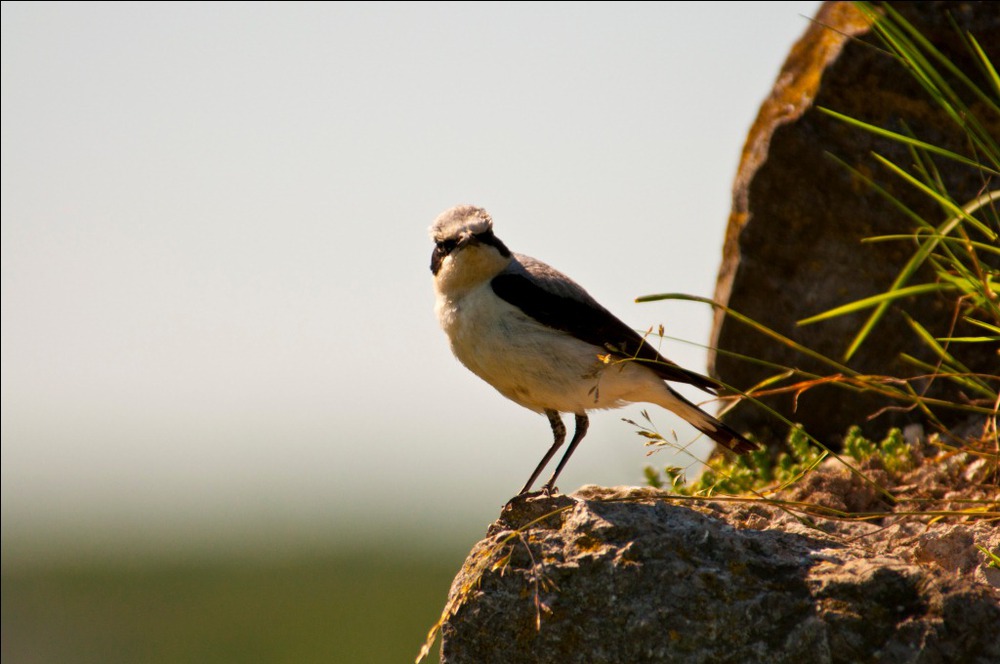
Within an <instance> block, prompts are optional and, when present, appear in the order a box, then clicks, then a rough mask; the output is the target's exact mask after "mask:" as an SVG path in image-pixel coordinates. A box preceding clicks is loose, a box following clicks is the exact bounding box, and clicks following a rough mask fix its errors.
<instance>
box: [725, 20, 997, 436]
mask: <svg viewBox="0 0 1000 664" xmlns="http://www.w3.org/2000/svg"><path fill="white" fill-rule="evenodd" d="M888 4H890V5H892V7H893V8H895V9H896V10H898V11H899V12H900V13H901V14H903V15H904V16H905V18H906V19H907V20H909V21H910V22H912V23H913V24H914V25H916V26H917V27H918V28H919V29H921V30H922V31H923V32H924V34H926V35H927V36H928V37H929V39H930V40H931V41H932V42H933V43H934V44H935V46H937V47H938V48H939V49H940V50H941V51H942V52H943V53H945V54H946V55H948V56H949V57H950V58H951V59H952V60H953V61H954V62H956V64H958V66H959V67H960V68H961V69H962V70H963V71H966V72H975V71H977V69H976V67H975V66H974V65H973V64H972V62H971V60H970V58H969V55H968V51H967V50H966V48H965V47H964V46H963V45H962V44H961V43H960V41H959V38H958V34H957V33H956V31H955V29H954V27H953V25H952V23H951V19H950V18H949V15H950V17H951V18H954V20H955V23H956V24H957V26H958V27H959V28H961V29H962V30H963V31H966V30H967V31H971V32H972V34H974V35H975V36H976V38H977V39H978V40H979V42H980V44H982V45H983V47H984V48H985V49H986V51H987V54H988V55H989V56H991V57H992V60H993V62H994V63H1000V11H998V10H997V5H996V3H992V2H891V3H888ZM872 43H877V39H876V38H875V36H874V35H872V34H870V30H869V27H868V25H867V23H866V22H865V20H864V18H863V17H862V16H861V14H860V13H859V12H858V10H857V9H855V8H854V7H853V5H852V3H848V2H826V3H824V4H823V5H822V7H821V9H820V10H819V13H818V14H817V16H816V18H815V22H814V23H813V24H812V25H810V27H809V28H808V29H807V30H806V33H805V34H804V35H803V37H802V38H801V40H800V41H799V42H798V43H797V44H796V45H795V46H794V48H793V49H792V51H791V53H790V54H789V56H788V59H787V61H786V63H785V65H784V67H783V68H782V71H781V73H780V75H779V77H778V79H777V82H776V83H775V86H774V89H773V91H772V93H771V96H770V98H769V99H768V100H767V101H765V102H764V104H763V106H762V107H761V110H760V113H759V116H758V118H757V120H756V122H755V123H754V126H753V128H752V129H751V131H750V134H749V136H748V139H747V143H746V145H745V147H744V150H743V156H742V159H741V163H740V167H739V171H738V174H737V177H736V181H735V184H734V193H733V208H732V213H731V215H730V220H729V226H728V230H727V233H726V244H725V249H724V258H723V264H722V266H721V268H720V273H719V279H718V285H717V289H716V295H715V299H716V300H717V301H718V302H720V303H722V304H725V305H728V306H729V307H731V308H733V309H734V310H736V311H739V312H741V313H743V314H745V315H748V316H750V317H751V318H753V319H755V320H757V321H760V322H761V323H763V324H765V325H767V326H769V327H771V328H772V329H775V330H777V331H778V332H780V333H782V334H784V335H785V336H788V337H790V338H792V339H793V340H795V341H797V342H799V343H801V344H804V345H806V346H808V347H810V348H812V349H814V350H817V351H819V352H821V353H823V354H824V355H826V356H828V357H831V358H836V359H839V358H841V356H842V354H843V352H844V351H845V349H846V348H847V344H848V343H849V341H850V340H851V339H852V338H853V336H854V334H855V333H856V332H857V331H858V329H859V328H860V325H861V323H862V322H863V321H864V319H865V316H866V315H867V314H860V315H851V316H845V317H840V318H836V319H832V320H830V321H828V322H822V323H817V324H814V325H809V326H803V327H799V326H797V325H796V322H797V321H799V320H801V319H804V318H807V317H809V316H812V315H814V314H818V313H821V312H823V311H826V310H828V309H832V308H834V307H836V306H839V305H842V304H847V303H849V302H852V301H855V300H857V299H860V298H863V297H868V296H871V295H874V294H877V293H881V292H884V291H885V290H886V289H887V288H888V287H889V286H890V284H891V283H892V281H893V279H894V278H895V277H896V276H897V274H898V273H899V271H900V269H901V267H902V266H903V264H904V263H905V261H906V260H907V259H908V258H909V257H910V256H911V254H912V253H913V245H912V244H907V243H902V242H886V243H874V244H862V243H861V240H862V239H863V238H867V237H872V236H878V235H886V234H892V233H906V232H909V231H910V229H911V222H910V221H909V220H908V219H907V218H905V217H904V216H903V215H902V214H901V213H900V212H899V210H897V209H896V208H894V207H893V206H892V205H891V204H890V203H888V202H887V201H886V200H885V199H884V198H882V197H881V196H880V195H879V194H877V193H876V192H875V191H873V190H872V189H871V188H870V187H869V186H868V185H867V184H865V183H864V182H862V181H860V180H859V179H857V178H855V177H854V176H852V175H851V174H850V172H849V171H848V170H847V169H846V168H844V166H843V165H842V164H840V163H837V161H835V160H834V159H832V158H831V157H830V155H835V156H836V157H837V158H839V159H841V160H843V161H844V162H846V163H847V164H850V165H851V166H853V167H855V168H857V169H858V170H860V171H861V172H862V173H865V174H867V175H869V176H870V177H872V178H873V179H874V180H875V181H876V182H878V183H879V184H880V185H881V186H883V187H884V188H885V189H886V190H888V191H889V192H891V193H892V194H893V195H895V196H897V197H899V198H900V199H901V200H903V201H904V202H905V203H906V204H907V205H908V206H909V207H910V208H911V209H912V210H914V211H915V212H917V213H918V214H920V215H922V216H923V217H924V218H926V219H929V220H934V221H935V222H939V221H943V219H944V217H943V213H942V212H941V210H940V209H939V208H937V207H936V205H935V204H934V203H933V202H932V201H931V200H930V199H929V198H927V197H926V196H924V195H923V194H920V193H919V192H917V191H916V190H915V189H914V188H913V187H912V186H910V185H908V184H906V183H904V182H903V181H902V180H901V179H900V178H898V177H896V176H894V175H892V174H891V173H890V172H889V171H888V170H887V169H886V168H885V167H883V166H881V165H880V164H879V163H878V162H877V161H876V160H875V159H874V157H872V153H873V152H877V153H879V154H881V155H884V156H885V157H887V158H889V159H890V160H892V161H893V162H894V163H897V164H900V165H902V166H905V167H909V166H910V164H911V163H912V159H911V157H910V156H909V154H908V151H907V148H905V147H903V146H901V145H899V144H897V143H894V142H892V141H890V140H888V139H884V138H881V137H877V136H874V135H872V134H870V133H868V132H865V131H863V130H860V129H857V128H854V127H851V126H849V125H847V124H845V123H843V122H841V121H838V120H836V119H833V118H831V117H829V116H827V115H824V114H823V113H821V112H820V111H819V110H818V108H819V107H826V108H829V109H832V110H835V111H838V112H840V113H843V114H846V115H848V116H851V117H855V118H859V119H861V120H864V121H866V122H869V123H871V124H874V125H876V126H879V127H885V128H889V129H893V130H897V131H905V129H904V127H908V128H909V129H910V130H912V131H913V132H914V134H915V135H916V136H918V137H919V138H920V139H922V140H924V141H927V142H929V143H932V144H934V145H938V146H942V147H946V148H948V149H951V150H955V151H957V152H960V153H963V154H965V153H967V152H968V149H967V146H966V144H965V139H964V136H963V135H962V134H961V133H960V132H959V131H957V130H956V129H955V125H954V123H952V122H951V121H950V120H949V119H948V118H947V117H946V116H945V115H944V114H943V111H941V110H939V109H938V108H937V107H936V106H934V105H933V104H932V103H931V102H929V101H928V97H927V95H926V93H925V92H924V91H923V90H922V89H921V88H920V87H919V86H918V85H917V83H916V82H915V81H914V79H913V77H912V76H910V75H909V74H908V73H907V72H906V71H905V70H904V69H902V67H900V66H899V65H898V64H897V63H896V62H895V61H894V60H893V59H892V58H890V57H889V56H887V55H886V54H885V53H884V52H882V51H880V50H879V49H876V48H873V47H872V46H871V45H870V44H872ZM985 87H988V85H987V86H985ZM973 109H974V110H975V111H976V113H977V115H978V116H979V117H981V118H983V119H984V120H985V121H986V122H987V123H988V124H991V125H992V126H993V127H994V131H993V135H994V136H1000V117H997V115H996V114H995V113H993V112H991V111H988V110H985V109H984V108H983V107H981V106H978V105H976V104H973ZM935 163H936V165H937V167H938V168H939V169H940V174H941V177H942V178H943V180H944V181H945V182H946V183H947V186H948V189H949V191H950V192H951V193H952V195H953V197H954V198H955V199H956V200H959V201H967V200H971V199H972V198H974V197H975V196H976V195H978V194H979V193H980V192H981V190H982V188H983V180H982V176H981V174H980V173H979V172H977V171H976V170H975V169H971V168H967V167H963V166H956V165H955V163H954V162H949V161H947V160H944V159H937V160H935ZM994 188H995V187H994ZM992 260H995V257H994V258H993V259H992ZM931 280H933V278H932V277H931V276H929V275H928V274H923V275H922V276H920V277H919V278H916V279H914V280H913V281H912V282H911V283H921V282H924V281H931ZM903 310H905V311H906V312H907V313H909V314H910V315H911V316H913V317H914V318H915V319H917V320H919V321H922V322H923V323H924V324H925V325H929V326H930V327H931V328H933V333H934V334H936V335H939V336H948V328H949V325H950V323H951V321H952V319H953V317H954V312H953V311H952V309H951V305H950V304H949V303H948V302H947V301H945V300H943V299H938V298H936V297H931V296H922V297H919V298H911V299H908V300H905V301H900V302H899V306H897V307H895V308H893V309H892V310H891V311H890V313H889V315H888V316H887V317H886V318H885V319H884V320H883V321H882V322H881V323H880V324H879V325H878V326H877V327H876V328H875V331H874V333H873V334H872V335H871V337H870V338H869V339H868V341H867V343H866V344H865V345H863V346H862V347H861V350H860V352H859V353H858V354H857V355H856V356H855V358H854V359H853V360H852V361H851V362H850V366H851V368H853V369H855V370H858V371H860V372H862V373H865V374H875V375H888V376H897V377H903V376H913V375H915V374H917V373H921V372H922V370H919V369H915V368H914V367H913V366H912V365H910V364H907V363H906V362H904V361H903V360H902V359H900V351H902V350H905V351H906V352H908V353H910V354H913V355H917V356H921V358H922V359H924V360H930V361H932V362H933V359H932V358H930V357H929V356H928V355H922V354H921V351H922V349H924V346H923V344H922V343H921V342H920V341H919V340H918V339H917V338H916V336H915V335H914V333H913V332H912V330H911V329H910V327H909V326H908V325H907V324H906V322H905V319H904V317H903V315H902V313H901V312H902V311H903ZM963 333H965V332H963V331H962V330H961V329H959V330H958V331H957V333H956V335H955V336H959V335H961V334H963ZM712 345H713V346H717V347H718V348H719V349H721V350H723V351H726V352H725V353H719V354H718V355H714V356H712V357H710V365H711V367H710V370H711V372H712V373H713V374H714V375H716V376H717V377H719V378H721V379H722V380H723V381H724V382H726V383H729V384H731V385H734V386H736V387H738V388H740V389H744V390H745V389H748V388H750V387H751V386H753V385H755V384H757V383H758V382H759V381H761V380H763V379H765V378H767V377H769V376H771V375H773V374H775V373H777V372H776V371H775V370H772V369H769V368H767V367H762V366H760V365H757V364H751V363H748V362H744V361H742V360H740V359H738V357H735V356H733V355H729V354H728V353H729V352H731V353H737V354H742V355H747V356H750V357H755V358H760V359H763V360H767V361H771V362H775V363H777V364H779V365H781V366H787V367H797V368H800V369H802V370H804V371H812V372H816V373H818V374H819V375H829V374H830V373H832V372H831V370H830V369H828V368H827V367H825V366H823V365H821V364H818V363H817V362H815V361H813V360H811V359H809V358H807V357H804V356H802V355H801V354H798V353H796V352H795V351H793V350H791V349H788V348H786V347H783V346H781V345H779V344H777V343H775V342H773V341H771V340H769V339H767V338H765V337H763V336H762V335H759V334H757V333H755V332H753V331H751V330H750V329H749V328H747V327H746V326H744V325H742V324H741V323H739V322H737V321H735V320H734V319H732V318H731V317H726V316H725V315H724V314H723V313H722V312H721V311H719V312H718V313H717V316H716V320H715V324H714V328H713V335H712ZM952 350H953V351H955V352H956V354H957V356H958V357H959V358H960V359H962V360H963V361H964V363H965V364H966V366H968V367H969V368H970V369H971V370H972V371H974V372H975V371H980V372H986V373H991V374H995V373H996V367H997V362H998V359H997V355H996V349H995V348H988V347H987V344H964V347H963V348H956V347H955V345H953V347H952ZM916 387H917V389H918V390H919V389H923V388H925V387H927V386H926V385H923V384H917V385H916ZM954 389H955V388H954V387H953V386H950V385H949V384H948V383H947V382H946V381H940V380H938V381H935V382H934V383H933V384H932V385H930V386H929V390H928V392H927V394H928V395H929V396H939V397H944V398H949V399H960V398H961V397H960V396H959V395H957V394H955V393H954ZM766 401H767V403H768V405H770V406H771V407H772V408H775V409H776V410H778V411H779V412H781V413H782V414H783V415H785V416H786V417H788V418H789V419H791V420H792V421H798V422H801V423H803V424H804V425H805V427H806V429H807V430H808V431H809V432H810V433H811V434H813V435H814V436H816V437H817V438H819V439H820V440H823V441H824V442H826V443H828V444H831V445H833V446H836V444H837V439H838V438H839V437H840V436H841V435H843V433H844V431H845V430H846V429H847V427H848V426H849V425H851V424H857V423H861V422H862V420H863V419H864V418H865V416H867V415H870V414H874V413H876V412H877V411H879V410H880V409H881V408H882V407H883V406H886V405H887V403H886V402H884V401H882V400H880V399H878V398H874V397H870V396H868V397H858V396H854V395H852V394H850V393H848V392H846V391H845V390H839V389H837V388H834V387H818V388H814V389H811V390H810V391H808V392H806V393H804V394H802V395H801V396H800V397H799V399H798V407H797V409H796V408H795V407H794V404H793V398H792V396H791V395H784V396H777V397H772V398H768V399H767V400H766ZM940 414H941V416H942V417H943V418H945V419H946V418H947V417H948V414H947V413H940ZM918 417H919V413H918V412H916V411H910V412H903V411H900V410H892V411H884V412H882V413H881V414H880V415H879V416H878V417H877V418H876V419H875V420H874V421H872V422H871V423H869V424H867V425H865V433H866V434H868V435H878V434H880V433H881V432H883V431H885V430H886V429H887V428H889V427H891V426H899V427H902V426H904V425H905V424H906V423H908V422H911V421H916V419H917V418H918ZM727 422H729V423H730V424H731V425H733V426H735V428H737V429H739V430H743V431H752V432H754V433H756V434H758V435H760V436H761V437H763V438H772V439H774V438H783V436H784V434H785V431H786V427H785V426H784V425H782V424H780V423H777V422H776V420H774V419H772V417H771V416H770V415H768V414H767V413H765V412H764V411H763V409H760V408H759V407H756V406H754V405H753V404H748V403H743V404H740V405H739V406H737V407H736V408H735V409H734V410H733V411H731V412H730V413H729V414H728V415H727ZM956 423H957V420H956V421H945V422H944V424H945V425H946V426H953V425H955V424H956Z"/></svg>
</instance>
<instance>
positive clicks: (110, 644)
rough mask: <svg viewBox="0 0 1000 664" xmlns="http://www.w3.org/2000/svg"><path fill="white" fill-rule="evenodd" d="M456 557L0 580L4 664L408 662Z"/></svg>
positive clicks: (97, 568) (67, 571) (139, 568)
mask: <svg viewBox="0 0 1000 664" xmlns="http://www.w3.org/2000/svg"><path fill="white" fill-rule="evenodd" d="M465 553H466V552H465V551H464V550H463V551H456V552H455V554H454V555H452V554H448V555H442V556H438V557H435V556H433V555H430V554H427V553H422V554H420V555H417V556H407V555H405V554H404V553H388V552H387V551H386V550H385V549H373V550H371V551H368V552H357V553H349V554H348V553H344V554H330V555H312V556H309V557H300V558H294V559H286V560H258V561H252V562H248V561H240V562H230V563H227V562H223V561H212V562H205V561H201V562H186V563H181V562H152V561H147V562H145V563H142V562H130V563H128V564H121V563H111V562H107V563H103V562H88V563H72V564H70V563H62V564H57V563H46V564H40V565H28V566H24V565H20V566H16V567H13V568H9V569H7V568H5V569H4V570H3V572H2V656H3V661H4V662H5V664H41V663H49V662H52V663H57V662H58V663H61V664H62V663H76V662H80V663H89V662H94V663H95V664H96V663H98V662H99V663H101V664H112V663H115V662H122V663H126V662H128V663H129V664H135V663H137V662H142V663H147V664H155V663H159V662H163V663H164V664H165V663H167V662H169V663H170V664H176V663H178V662H287V663H308V662H412V661H413V660H414V658H415V657H416V655H417V652H418V651H419V649H420V646H421V645H422V643H423V641H424V638H425V637H426V634H427V630H428V629H429V628H430V627H431V626H432V625H433V624H434V622H435V621H436V620H437V619H438V617H439V615H440V612H441V609H442V607H443V606H444V602H445V598H446V596H447V593H448V587H449V585H450V583H451V579H452V577H453V576H454V575H455V573H456V572H457V571H458V567H459V565H460V564H461V561H462V559H463V558H464V555H465ZM7 567H9V566H7ZM437 658H438V649H437V648H435V652H434V653H433V654H432V655H431V657H429V658H428V660H427V661H431V662H433V661H437Z"/></svg>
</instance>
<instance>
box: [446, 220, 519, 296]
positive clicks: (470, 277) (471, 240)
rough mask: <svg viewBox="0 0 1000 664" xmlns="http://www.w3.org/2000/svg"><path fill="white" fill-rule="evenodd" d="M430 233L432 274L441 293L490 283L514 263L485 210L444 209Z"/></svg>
mask: <svg viewBox="0 0 1000 664" xmlns="http://www.w3.org/2000/svg"><path fill="white" fill-rule="evenodd" d="M430 234H431V239H432V240H434V253H433V254H431V272H432V273H434V281H435V283H436V284H437V286H438V288H439V289H440V290H442V291H451V290H457V289H463V288H470V287H472V286H475V285H477V284H479V283H482V282H484V281H488V280H489V279H492V278H493V277H495V276H496V275H497V274H499V273H500V271H501V270H503V269H504V268H505V267H507V265H508V264H509V263H510V261H511V260H512V257H511V253H510V250H509V249H508V248H507V247H506V246H505V245H504V243H503V242H501V241H500V239H499V238H497V236H496V235H494V234H493V219H492V218H491V217H490V215H489V213H488V212H487V211H486V210H484V209H483V208H478V207H474V206H472V205H458V206H456V207H453V208H451V209H449V210H445V211H444V212H442V213H441V214H440V215H439V216H438V218H437V219H435V220H434V223H433V224H432V225H431V228H430Z"/></svg>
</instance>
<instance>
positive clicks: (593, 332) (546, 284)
mask: <svg viewBox="0 0 1000 664" xmlns="http://www.w3.org/2000/svg"><path fill="white" fill-rule="evenodd" d="M490 286H491V287H492V288H493V292H494V293H496V294H497V296H498V297H500V298H501V299H503V300H505V301H506V302H508V303H510V304H512V305H514V306H515V307H517V308H518V309H520V310H521V311H523V312H524V313H525V314H527V315H528V316H531V317H532V318H534V319H535V320H537V321H538V322H539V323H542V324H543V325H545V326H547V327H551V328H555V329H557V330H561V331H563V332H565V333H567V334H569V335H571V336H573V337H576V338H577V339H580V340H581V341H586V342H587V343H589V344H593V345H594V346H597V347H598V348H602V349H604V350H605V351H606V352H608V353H610V354H612V355H614V356H615V357H618V358H623V359H632V360H635V361H638V362H642V363H643V364H644V365H646V366H648V367H649V368H650V369H652V370H653V371H654V372H655V373H656V374H657V375H658V376H659V377H660V378H662V379H663V380H669V381H675V382H678V383H688V384H690V385H694V386H696V387H699V388H701V389H703V390H705V391H707V392H712V393H713V394H714V393H715V392H716V391H717V390H719V389H720V388H721V387H722V385H720V384H719V383H718V382H716V381H714V380H712V379H711V378H708V377H707V376H702V375H701V374H699V373H695V372H694V371H689V370H687V369H685V368H683V367H681V366H678V365H677V364H674V363H673V362H671V361H670V360H668V359H666V358H665V357H663V356H662V355H660V354H659V353H658V352H657V351H656V349H655V348H653V346H652V345H651V344H649V343H648V342H647V341H646V340H645V339H643V338H642V337H641V336H640V335H639V334H638V333H637V332H636V331H635V330H633V329H632V328H631V327H629V326H628V325H626V324H625V323H623V322H622V321H620V320H619V319H618V318H616V317H615V315H614V314H612V313H611V312H610V311H608V310H607V309H605V308H604V307H602V306H601V305H600V304H599V303H598V302H597V301H596V300H595V299H594V298H593V297H591V296H590V294H589V293H588V292H587V291H585V290H584V289H583V288H582V287H581V286H580V285H579V284H577V283H576V282H574V281H573V280H572V279H570V278H569V277H567V276H565V275H564V274H562V273H560V272H558V271H557V270H555V269H553V268H551V267H549V266H548V265H546V264H545V263H542V262H541V261H538V260H535V259H533V258H531V257H529V256H522V255H519V254H517V255H515V260H514V261H513V262H512V263H511V265H510V266H509V267H508V268H507V269H506V270H504V271H503V272H501V273H500V274H499V275H497V276H496V277H494V278H493V280H492V281H491V282H490Z"/></svg>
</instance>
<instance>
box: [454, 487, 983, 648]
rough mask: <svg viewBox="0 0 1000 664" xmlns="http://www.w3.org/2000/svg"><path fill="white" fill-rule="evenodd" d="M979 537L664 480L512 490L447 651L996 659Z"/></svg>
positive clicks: (468, 573)
mask: <svg viewBox="0 0 1000 664" xmlns="http://www.w3.org/2000/svg"><path fill="white" fill-rule="evenodd" d="M546 517H547V518H546ZM900 542H906V543H907V546H899V544H900ZM973 544H979V545H981V546H986V547H987V548H990V549H991V550H993V551H996V550H997V549H998V547H1000V533H998V532H997V529H996V528H995V527H993V526H986V524H985V522H976V523H969V524H951V525H949V526H947V527H946V528H943V529H941V530H940V531H937V536H935V537H928V528H927V527H926V526H925V525H924V524H914V523H912V522H909V523H899V524H894V525H891V526H889V527H888V528H885V527H880V526H876V525H872V524H868V523H865V522H857V521H856V522H849V523H845V524H843V525H836V524H834V526H833V527H830V528H825V529H819V528H815V527H808V526H806V525H804V524H803V523H801V522H800V521H799V520H797V519H796V518H793V517H792V516H790V515H789V514H787V513H785V512H782V511H781V510H779V509H777V508H775V507H771V506H767V505H764V504H762V503H742V502H728V503H726V502H721V501H720V502H711V501H691V500H687V501H683V502H682V501H681V500H679V499H677V498H676V497H674V498H673V499H671V497H670V496H668V494H666V493H663V492H660V491H658V490H654V489H638V488H618V489H602V488H599V487H584V488H583V489H581V490H580V491H578V492H577V493H575V494H572V495H570V496H557V497H554V498H541V497H540V498H530V499H527V500H525V499H516V500H515V501H514V502H512V504H511V505H509V506H508V508H507V509H506V510H505V511H504V513H503V514H502V515H501V518H500V519H499V520H498V521H497V523H496V524H494V526H493V527H492V528H491V530H490V533H489V534H488V536H487V537H486V539H484V540H483V541H481V542H480V543H479V544H477V545H476V546H475V547H474V548H473V550H472V553H471V554H470V556H469V558H468V560H467V562H466V564H465V566H464V567H463V569H462V571H461V572H460V573H459V575H458V576H457V577H456V579H455V581H454V583H453V585H452V589H451V595H450V597H449V607H450V613H449V616H448V618H447V620H446V621H445V622H444V623H443V626H442V635H443V641H442V649H441V661H442V662H446V663H448V664H461V663H465V662H471V663H476V664H488V663H490V662H498V663H499V662H502V663H504V664H507V663H510V662H558V663H559V664H571V663H573V662H580V663H583V662H586V663H587V664H593V663H599V662H609V663H611V662H630V663H632V662H635V663H638V662H686V663H687V662H690V663H698V662H706V663H708V662H713V663H714V662H741V663H753V662H762V663H763V662H767V663H768V664H774V663H781V662H790V663H795V664H800V663H801V662H818V663H825V662H867V661H872V662H876V661H884V662H894V663H906V662H968V663H978V662H982V663H984V664H985V663H986V662H997V661H1000V639H997V633H998V627H1000V592H998V589H997V587H996V586H997V584H998V583H1000V579H996V577H993V578H994V581H992V582H990V581H989V580H988V579H987V577H986V576H982V575H980V576H978V577H977V576H976V574H975V572H976V570H978V569H979V568H983V567H985V565H984V564H983V563H982V557H981V556H977V555H976V550H975V549H972V550H971V551H970V546H971V545H973ZM921 560H922V561H923V562H922V563H921V562H919V561H921ZM977 579H978V581H977ZM990 583H992V584H993V585H990Z"/></svg>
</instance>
